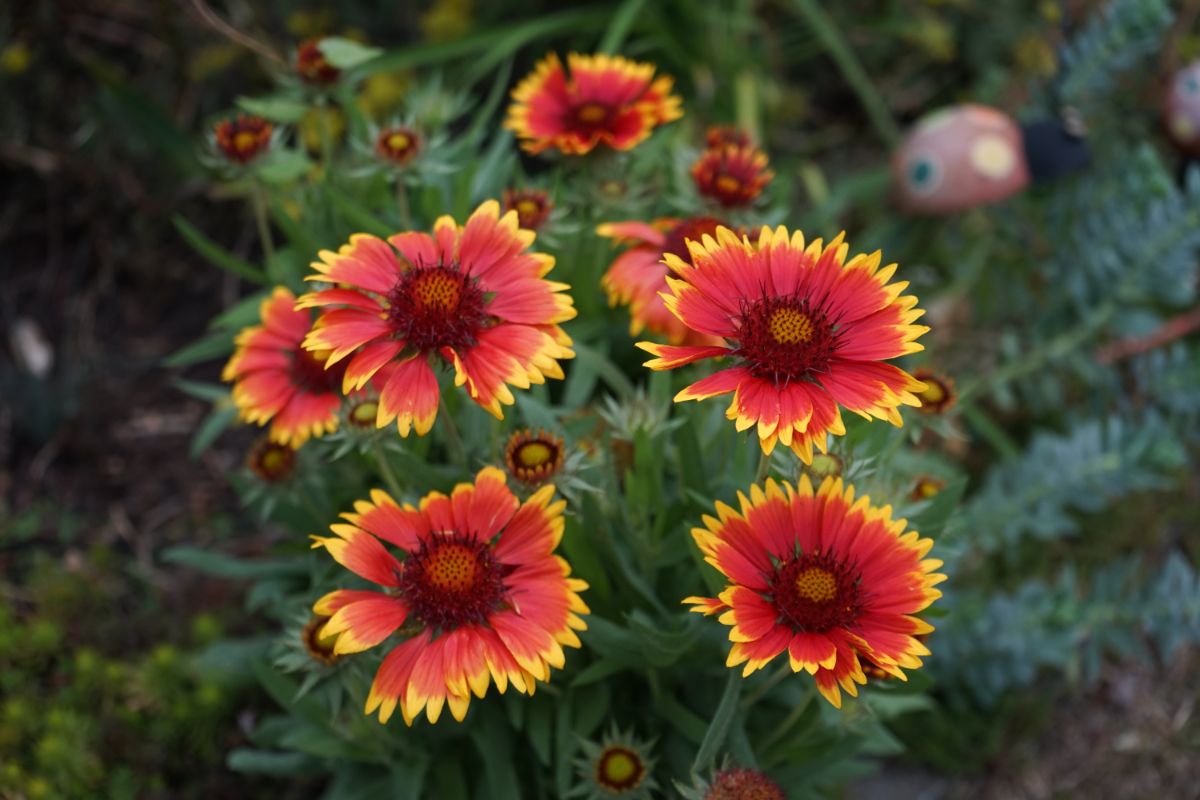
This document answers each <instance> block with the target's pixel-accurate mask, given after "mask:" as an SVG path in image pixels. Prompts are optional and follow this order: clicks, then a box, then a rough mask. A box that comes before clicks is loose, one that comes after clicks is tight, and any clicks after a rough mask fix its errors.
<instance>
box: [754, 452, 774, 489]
mask: <svg viewBox="0 0 1200 800" xmlns="http://www.w3.org/2000/svg"><path fill="white" fill-rule="evenodd" d="M770 471H771V456H770V455H769V454H768V453H767V452H766V451H765V450H764V451H763V452H762V453H760V454H759V456H758V469H757V470H755V472H754V482H755V483H762V482H763V481H764V480H765V479H766V477H767V474H768V473H769V472H770Z"/></svg>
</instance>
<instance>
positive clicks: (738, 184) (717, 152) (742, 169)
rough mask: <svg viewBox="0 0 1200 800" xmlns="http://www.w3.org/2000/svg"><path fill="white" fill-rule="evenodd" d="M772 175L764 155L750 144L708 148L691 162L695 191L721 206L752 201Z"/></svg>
mask: <svg viewBox="0 0 1200 800" xmlns="http://www.w3.org/2000/svg"><path fill="white" fill-rule="evenodd" d="M774 177H775V173H774V172H773V171H771V170H770V169H768V168H767V154H766V153H764V152H763V151H761V150H759V149H758V148H757V147H754V146H753V145H749V144H747V145H738V144H721V145H718V146H716V147H710V148H709V149H707V150H705V151H704V152H703V153H701V154H700V157H699V158H698V159H696V163H694V164H692V180H693V181H694V182H695V184H696V190H697V191H698V192H700V194H701V195H702V196H704V197H707V198H709V199H710V200H714V201H716V202H717V203H719V204H720V205H721V206H722V207H723V208H740V207H743V206H748V205H750V204H752V203H753V202H754V201H755V200H756V199H758V196H759V195H760V194H762V191H763V189H765V188H766V186H767V184H769V183H770V182H771V180H772V179H773V178H774Z"/></svg>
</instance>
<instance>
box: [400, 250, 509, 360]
mask: <svg viewBox="0 0 1200 800" xmlns="http://www.w3.org/2000/svg"><path fill="white" fill-rule="evenodd" d="M388 302H389V303H390V304H391V307H390V309H389V311H388V320H389V321H390V322H391V324H392V327H393V328H394V329H395V331H396V335H397V336H398V337H399V338H401V339H403V340H404V341H406V342H407V343H408V344H409V345H410V346H411V347H414V348H416V349H418V350H434V349H438V348H442V347H452V348H455V349H458V348H464V347H470V346H472V345H474V344H475V342H476V337H477V336H478V335H479V332H480V330H482V329H483V328H484V327H485V326H486V325H487V322H488V314H487V311H486V310H485V306H486V303H487V300H486V298H485V297H484V294H483V290H482V289H480V288H479V286H478V285H477V284H476V283H475V281H474V280H472V279H471V278H470V277H469V276H468V275H464V274H463V273H462V272H460V271H459V270H458V268H457V266H454V267H446V266H440V265H439V266H436V267H417V268H415V269H411V270H409V271H408V272H406V273H404V275H403V276H402V277H401V278H400V281H399V282H398V283H397V284H396V287H395V288H394V289H392V291H391V292H390V293H389V295H388Z"/></svg>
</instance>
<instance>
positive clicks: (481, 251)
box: [298, 200, 575, 436]
mask: <svg viewBox="0 0 1200 800" xmlns="http://www.w3.org/2000/svg"><path fill="white" fill-rule="evenodd" d="M534 239H535V234H534V233H533V232H532V231H527V230H522V229H521V228H520V227H519V226H518V224H517V214H516V212H515V211H510V212H508V213H507V214H505V215H504V216H503V217H501V216H500V206H499V204H498V203H496V201H494V200H489V201H487V202H486V203H484V204H483V205H481V206H480V207H479V208H478V209H476V211H475V212H474V213H473V214H472V215H471V217H470V219H468V220H467V224H466V225H465V226H459V225H457V224H455V222H454V220H453V219H451V218H450V217H441V218H440V219H438V220H437V222H436V223H435V224H434V228H433V235H432V236H430V235H429V234H427V233H418V232H407V233H397V234H395V235H393V236H390V237H389V238H388V239H387V240H386V241H385V240H383V239H380V238H378V237H376V236H371V235H369V234H365V233H360V234H355V235H354V236H351V237H350V241H349V242H348V243H347V244H344V245H342V247H341V249H340V250H339V251H338V252H336V253H333V252H330V251H328V250H323V251H321V254H320V257H321V260H320V261H318V262H314V263H313V268H314V269H316V270H317V274H316V275H312V276H310V277H309V278H308V280H312V281H321V282H325V283H329V284H333V288H327V289H321V290H319V291H316V292H312V293H310V294H307V295H304V296H303V297H301V298H300V300H299V303H298V307H317V306H319V307H324V308H326V309H328V310H326V311H325V312H324V314H323V315H322V316H321V317H320V319H319V320H318V322H317V324H316V325H315V326H314V327H313V330H312V332H311V333H309V334H308V337H307V338H306V339H305V340H304V346H305V347H306V348H308V349H309V350H314V351H329V357H328V360H327V361H326V364H327V365H328V366H330V367H333V366H334V365H337V364H339V363H340V362H341V361H342V359H344V358H346V357H348V356H351V355H352V356H353V357H352V358H351V359H350V361H349V363H348V364H346V366H345V379H344V382H343V391H345V392H346V393H347V394H348V393H350V392H352V391H354V390H356V389H359V388H361V387H362V386H364V385H365V384H366V383H367V381H369V380H371V378H372V376H374V375H375V374H376V373H377V372H378V371H379V370H380V369H381V368H383V367H384V366H385V365H388V364H394V365H395V367H394V368H393V369H392V371H391V374H390V375H389V376H388V377H387V381H386V383H383V388H382V390H381V391H380V395H379V412H378V416H377V417H376V425H377V426H378V427H381V428H382V427H383V426H385V425H387V424H389V423H391V422H392V421H393V420H395V421H396V425H397V428H398V429H399V431H400V434H401V435H402V436H407V435H408V434H409V432H410V431H411V430H413V429H414V428H415V429H416V431H417V434H418V435H424V434H425V433H428V432H429V429H430V428H431V427H432V426H433V421H434V418H435V417H436V416H437V410H438V398H439V391H440V390H439V388H438V380H437V375H436V374H435V373H434V370H433V365H432V363H431V362H434V361H444V362H446V363H448V364H450V365H452V366H453V368H454V373H455V379H454V382H455V385H457V386H463V385H465V386H466V388H467V391H468V392H469V394H470V396H471V399H472V400H474V401H475V402H476V403H478V404H479V405H480V406H482V407H483V408H484V409H486V410H487V411H488V412H490V413H491V414H493V415H494V416H496V417H497V418H503V416H504V414H503V412H502V411H501V404H505V405H511V404H512V403H513V402H514V400H513V395H512V392H511V391H509V388H508V387H509V386H510V385H511V386H516V387H518V388H521V389H528V388H529V386H530V385H531V384H534V383H544V382H545V380H546V378H547V377H550V378H562V377H563V372H562V369H561V367H560V366H559V363H558V362H559V360H560V359H567V358H571V357H573V356H574V355H575V354H574V352H573V351H572V350H571V349H570V347H569V345H570V344H571V339H570V337H569V336H567V334H566V333H565V332H564V331H563V330H562V328H560V327H559V325H558V323H560V322H564V321H566V320H568V319H571V318H572V317H574V316H575V309H574V307H573V306H572V301H571V298H570V297H569V296H568V295H566V294H562V293H561V292H562V291H563V290H564V289H567V288H569V287H568V286H567V285H566V284H564V283H556V282H553V281H549V280H546V279H545V275H546V273H548V272H549V271H550V270H551V269H552V268H553V267H554V257H553V256H549V255H546V254H543V253H532V252H529V250H528V248H529V246H530V245H531V244H532V243H533V241H534Z"/></svg>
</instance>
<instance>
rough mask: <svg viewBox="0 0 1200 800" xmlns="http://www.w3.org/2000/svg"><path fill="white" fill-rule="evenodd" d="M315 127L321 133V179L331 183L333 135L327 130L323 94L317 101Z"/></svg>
mask: <svg viewBox="0 0 1200 800" xmlns="http://www.w3.org/2000/svg"><path fill="white" fill-rule="evenodd" d="M317 128H318V130H319V131H320V133H321V179H322V180H323V181H324V182H325V183H333V173H332V172H331V171H330V166H331V165H332V162H333V135H332V132H331V131H330V130H329V104H328V103H327V102H326V99H325V97H324V96H322V97H321V99H320V100H318V101H317Z"/></svg>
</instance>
